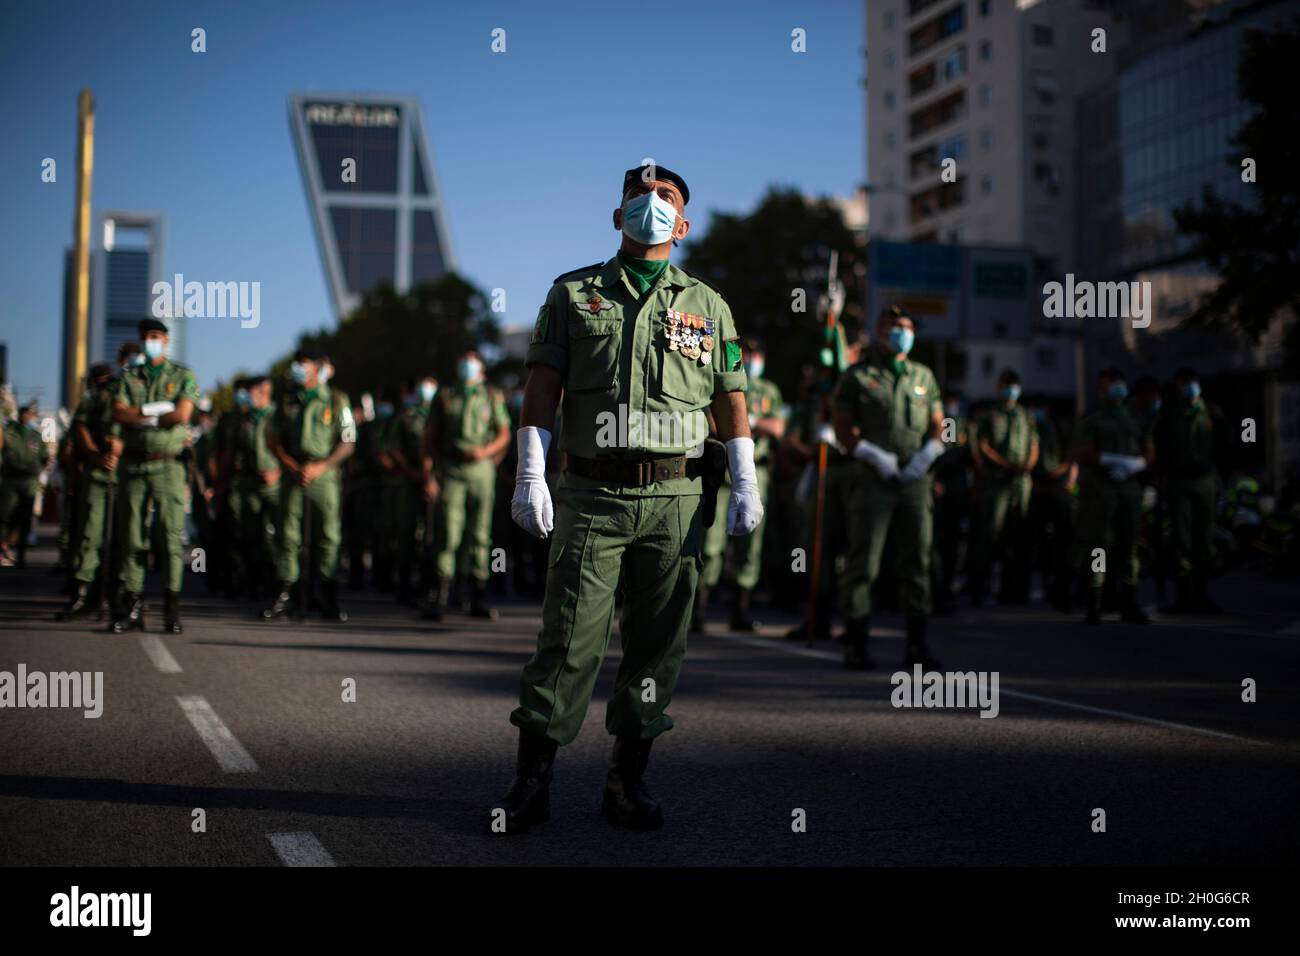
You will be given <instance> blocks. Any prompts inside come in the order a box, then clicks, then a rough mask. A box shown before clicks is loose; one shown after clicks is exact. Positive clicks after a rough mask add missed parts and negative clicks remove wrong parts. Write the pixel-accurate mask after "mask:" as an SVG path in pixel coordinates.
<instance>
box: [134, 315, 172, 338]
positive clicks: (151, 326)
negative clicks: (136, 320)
mask: <svg viewBox="0 0 1300 956" xmlns="http://www.w3.org/2000/svg"><path fill="white" fill-rule="evenodd" d="M150 332H161V333H162V334H163V335H171V332H169V331H168V329H167V326H166V325H164V324H163V323H162V322H161V321H159V320H158V319H141V320H140V338H144V337H145V335H147V334H148V333H150Z"/></svg>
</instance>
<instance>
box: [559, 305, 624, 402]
mask: <svg viewBox="0 0 1300 956" xmlns="http://www.w3.org/2000/svg"><path fill="white" fill-rule="evenodd" d="M568 321H569V327H568V332H569V372H568V377H567V378H566V380H565V383H564V387H565V388H567V389H568V390H569V391H572V392H583V391H597V390H600V391H604V390H612V389H616V388H617V386H618V355H619V350H620V346H621V345H622V338H623V337H622V331H623V320H622V318H621V317H617V316H615V317H601V316H590V317H588V316H585V315H571V316H569V320H568Z"/></svg>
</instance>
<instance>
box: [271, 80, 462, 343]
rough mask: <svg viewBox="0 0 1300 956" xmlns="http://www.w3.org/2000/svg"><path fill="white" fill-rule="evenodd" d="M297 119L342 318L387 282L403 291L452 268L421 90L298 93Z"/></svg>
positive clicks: (301, 155)
mask: <svg viewBox="0 0 1300 956" xmlns="http://www.w3.org/2000/svg"><path fill="white" fill-rule="evenodd" d="M289 127H290V129H291V130H292V132H293V138H294V143H295V145H296V146H297V151H298V161H299V163H300V165H301V168H302V174H303V182H304V184H305V185H306V189H307V202H308V205H309V207H310V209H311V216H312V223H313V225H314V227H315V230H316V240H317V242H318V244H319V248H320V253H321V260H322V262H323V264H324V266H325V274H326V278H327V280H328V282H329V287H330V295H331V297H332V299H333V302H334V309H335V313H336V314H337V316H338V317H339V318H342V317H343V316H345V315H347V314H348V313H349V312H350V311H352V309H354V308H355V307H356V306H357V304H358V303H359V302H360V301H361V297H362V296H363V295H365V294H366V293H367V292H369V291H370V290H371V289H373V288H374V287H375V286H377V285H379V284H380V283H381V282H390V283H392V285H393V287H394V288H396V289H397V290H398V291H403V292H404V291H406V290H407V289H409V288H410V287H411V286H412V285H415V284H417V283H420V282H426V281H429V280H432V279H436V278H438V277H439V276H441V275H442V274H443V273H445V272H448V271H450V270H451V269H453V268H454V261H453V258H452V250H451V242H450V237H449V234H448V231H447V221H446V216H445V213H444V206H443V200H442V191H441V190H440V189H439V188H438V181H437V176H436V175H435V173H434V169H433V162H432V159H431V157H430V155H429V148H428V144H427V143H426V142H425V139H424V126H423V123H422V121H421V117H420V108H419V104H418V103H417V102H416V100H415V99H413V98H410V97H398V96H381V95H373V94H366V95H351V94H342V95H336V94H323V93H300V94H294V95H292V96H290V97H289Z"/></svg>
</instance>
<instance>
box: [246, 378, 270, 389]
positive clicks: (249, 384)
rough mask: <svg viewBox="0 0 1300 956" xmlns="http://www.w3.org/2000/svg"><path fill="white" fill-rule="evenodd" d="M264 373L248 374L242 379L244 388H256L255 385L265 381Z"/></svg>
mask: <svg viewBox="0 0 1300 956" xmlns="http://www.w3.org/2000/svg"><path fill="white" fill-rule="evenodd" d="M267 381H268V379H267V377H266V376H265V375H250V376H248V378H246V379H244V388H257V386H259V385H261V384H263V383H265V382H267Z"/></svg>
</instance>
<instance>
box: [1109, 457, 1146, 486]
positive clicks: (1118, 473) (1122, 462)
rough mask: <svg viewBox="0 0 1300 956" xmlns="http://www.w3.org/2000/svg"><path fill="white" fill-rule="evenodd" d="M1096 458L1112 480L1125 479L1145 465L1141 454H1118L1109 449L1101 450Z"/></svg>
mask: <svg viewBox="0 0 1300 956" xmlns="http://www.w3.org/2000/svg"><path fill="white" fill-rule="evenodd" d="M1098 460H1099V461H1100V463H1101V467H1102V468H1104V469H1105V470H1106V474H1108V475H1110V477H1111V480H1112V481H1127V480H1128V479H1129V478H1132V477H1133V476H1134V475H1136V474H1137V473H1138V472H1139V471H1142V470H1143V469H1144V468H1146V466H1147V462H1146V459H1145V458H1143V457H1142V456H1141V455H1118V454H1116V453H1114V452H1109V451H1108V452H1102V454H1101V456H1100V457H1099V459H1098Z"/></svg>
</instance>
